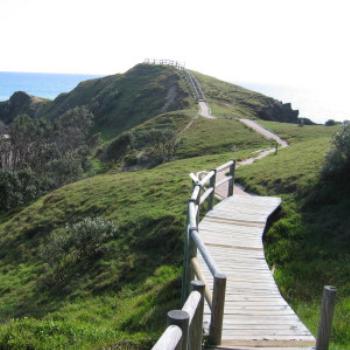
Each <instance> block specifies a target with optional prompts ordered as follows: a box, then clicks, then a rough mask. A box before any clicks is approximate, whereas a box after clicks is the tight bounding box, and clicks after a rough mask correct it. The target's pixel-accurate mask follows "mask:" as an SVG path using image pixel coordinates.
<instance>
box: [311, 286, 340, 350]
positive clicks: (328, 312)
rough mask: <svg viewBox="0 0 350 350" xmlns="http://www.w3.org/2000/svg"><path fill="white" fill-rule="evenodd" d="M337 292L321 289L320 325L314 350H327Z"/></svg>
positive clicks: (329, 288)
mask: <svg viewBox="0 0 350 350" xmlns="http://www.w3.org/2000/svg"><path fill="white" fill-rule="evenodd" d="M336 293H337V290H336V288H335V287H332V286H325V287H324V288H323V296H322V304H321V317H320V325H319V328H318V336H317V341H316V350H328V346H329V339H330V335H331V329H332V320H333V313H334V306H335V296H336Z"/></svg>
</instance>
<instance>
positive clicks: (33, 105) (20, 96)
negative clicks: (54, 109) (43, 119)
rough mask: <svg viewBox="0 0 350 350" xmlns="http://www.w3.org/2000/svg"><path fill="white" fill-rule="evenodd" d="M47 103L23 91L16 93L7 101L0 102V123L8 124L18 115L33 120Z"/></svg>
mask: <svg viewBox="0 0 350 350" xmlns="http://www.w3.org/2000/svg"><path fill="white" fill-rule="evenodd" d="M48 102H49V101H48V100H45V99H42V98H39V97H34V96H30V95H28V94H27V93H25V92H23V91H17V92H15V93H14V94H13V95H12V96H11V97H10V99H9V100H8V101H4V102H0V121H2V122H3V123H5V124H9V123H11V122H12V121H13V120H14V119H15V118H16V117H17V116H18V115H20V114H27V115H29V116H30V117H32V118H34V117H36V116H38V115H39V114H40V111H41V110H42V109H43V107H44V106H45V105H46V104H47V103H48Z"/></svg>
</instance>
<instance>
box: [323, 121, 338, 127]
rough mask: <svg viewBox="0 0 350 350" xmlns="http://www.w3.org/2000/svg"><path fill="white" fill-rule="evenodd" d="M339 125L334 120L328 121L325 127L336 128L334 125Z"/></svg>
mask: <svg viewBox="0 0 350 350" xmlns="http://www.w3.org/2000/svg"><path fill="white" fill-rule="evenodd" d="M337 124H338V123H337V122H336V121H335V120H334V119H328V120H327V121H326V122H325V123H324V125H325V126H334V125H337Z"/></svg>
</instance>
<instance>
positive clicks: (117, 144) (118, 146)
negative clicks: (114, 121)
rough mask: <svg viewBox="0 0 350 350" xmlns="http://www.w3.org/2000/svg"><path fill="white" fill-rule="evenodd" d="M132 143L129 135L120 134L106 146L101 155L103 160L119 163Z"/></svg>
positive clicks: (127, 133)
mask: <svg viewBox="0 0 350 350" xmlns="http://www.w3.org/2000/svg"><path fill="white" fill-rule="evenodd" d="M132 143H133V137H132V135H131V133H129V132H126V133H124V134H121V135H120V136H119V137H118V138H116V139H115V140H114V141H112V142H111V143H110V144H109V145H108V147H107V149H106V151H105V153H104V155H103V158H104V160H106V161H120V160H121V159H122V158H123V157H124V156H125V154H126V153H127V151H128V150H129V149H130V147H131V146H132Z"/></svg>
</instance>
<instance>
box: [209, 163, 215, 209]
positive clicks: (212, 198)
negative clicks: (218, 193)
mask: <svg viewBox="0 0 350 350" xmlns="http://www.w3.org/2000/svg"><path fill="white" fill-rule="evenodd" d="M213 171H214V175H213V176H212V177H211V179H210V184H209V186H210V187H211V188H212V189H213V192H212V193H211V194H210V197H209V200H208V208H209V210H212V209H213V207H214V199H215V185H216V169H214V170H213Z"/></svg>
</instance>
